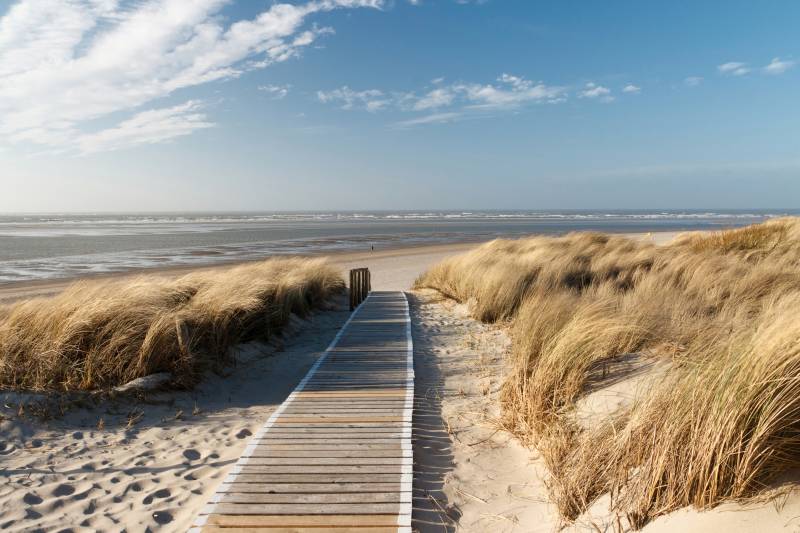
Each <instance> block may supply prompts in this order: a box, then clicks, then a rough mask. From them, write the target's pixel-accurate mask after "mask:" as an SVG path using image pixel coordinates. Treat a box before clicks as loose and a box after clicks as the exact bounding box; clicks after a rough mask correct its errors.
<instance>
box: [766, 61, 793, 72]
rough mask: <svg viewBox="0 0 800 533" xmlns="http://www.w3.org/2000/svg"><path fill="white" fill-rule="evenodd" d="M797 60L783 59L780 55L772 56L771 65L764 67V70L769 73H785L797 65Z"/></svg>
mask: <svg viewBox="0 0 800 533" xmlns="http://www.w3.org/2000/svg"><path fill="white" fill-rule="evenodd" d="M795 64H796V62H795V61H790V60H785V59H781V58H779V57H774V58H772V61H770V62H769V65H767V66H766V67H764V72H766V73H767V74H783V73H784V72H786V71H787V70H789V69H790V68H792V67H793V66H795Z"/></svg>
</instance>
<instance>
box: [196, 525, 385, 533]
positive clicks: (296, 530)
mask: <svg viewBox="0 0 800 533" xmlns="http://www.w3.org/2000/svg"><path fill="white" fill-rule="evenodd" d="M202 531H203V533H321V531H323V530H321V529H320V528H319V527H297V526H289V527H282V526H276V527H264V526H255V527H250V526H233V527H227V526H226V527H222V526H205V527H203V529H202ZM324 531H330V532H331V533H397V531H398V529H397V526H385V527H372V526H368V527H360V526H358V527H346V526H343V527H338V526H333V527H331V526H325V529H324Z"/></svg>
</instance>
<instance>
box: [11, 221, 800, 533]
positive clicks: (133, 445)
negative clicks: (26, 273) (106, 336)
mask: <svg viewBox="0 0 800 533" xmlns="http://www.w3.org/2000/svg"><path fill="white" fill-rule="evenodd" d="M628 237H630V238H632V239H635V240H639V241H646V242H647V241H649V242H655V243H657V244H664V243H666V242H669V241H670V240H671V239H673V238H674V237H675V234H674V233H672V232H661V233H642V234H630V235H628ZM474 247H475V244H466V243H460V244H450V245H437V246H421V247H410V248H399V249H393V250H381V251H374V252H372V251H369V252H358V253H342V254H336V255H332V256H331V257H330V261H331V262H332V263H333V264H334V265H335V266H336V267H337V268H339V269H340V270H341V271H342V272H343V273H345V272H346V271H347V270H348V269H350V268H355V267H368V268H369V269H370V271H371V272H372V281H373V288H374V289H376V290H408V289H409V288H410V287H411V286H412V285H413V283H414V281H415V279H416V278H417V277H418V276H419V275H420V274H422V273H423V272H424V271H426V270H427V269H428V268H430V267H431V266H432V265H434V264H436V263H437V262H439V261H441V260H442V259H444V258H447V257H450V256H453V255H455V254H459V253H461V252H464V251H467V250H469V249H471V248H474ZM230 266H232V265H225V266H220V265H217V266H210V267H199V268H201V269H216V270H218V271H219V272H220V273H223V272H224V269H225V268H229V267H230ZM192 270H196V268H194V269H185V268H174V269H162V270H157V271H143V272H136V273H123V274H115V275H112V276H102V277H100V278H99V279H108V278H109V277H110V278H111V279H122V278H124V277H126V276H138V275H141V274H153V275H157V276H163V277H168V278H169V277H175V276H181V275H184V274H186V273H188V272H190V271H192ZM68 283H69V281H65V280H59V281H49V282H28V283H20V284H11V285H10V286H6V287H3V288H2V289H0V298H5V299H6V301H9V302H10V301H13V300H15V299H21V298H28V297H32V296H43V297H46V296H51V295H53V294H56V293H58V292H59V291H60V290H62V289H63V288H64V286H65V285H66V284H68ZM409 299H410V304H411V316H412V323H413V329H412V333H413V338H414V343H415V359H416V360H415V368H416V372H417V390H416V394H417V400H416V401H417V404H418V405H424V406H425V408H423V409H420V411H419V413H418V415H415V417H417V416H421V417H423V418H424V420H423V422H424V423H425V424H432V425H431V426H430V427H438V428H439V431H440V433H441V434H442V435H446V436H447V437H446V439H445V441H442V440H426V437H425V436H424V435H418V436H417V439H416V444H415V448H414V456H415V465H416V466H415V472H422V473H423V474H422V475H421V476H417V477H416V478H415V482H414V483H415V484H414V508H415V511H414V522H413V525H414V527H415V528H416V529H417V530H419V531H423V532H427V531H431V532H433V531H443V530H446V531H456V530H457V531H469V532H476V533H477V532H482V531H487V530H489V529H491V530H496V531H498V532H505V531H508V532H533V531H537V532H538V531H541V532H549V531H555V530H557V529H558V528H559V527H563V526H565V524H564V523H563V522H562V521H561V518H560V517H559V514H558V510H557V508H556V507H555V505H554V504H553V503H551V502H549V501H548V495H547V494H548V493H547V487H546V483H547V481H546V480H547V474H546V466H545V463H544V461H543V459H542V457H541V456H540V455H539V454H538V453H536V452H535V451H534V450H533V449H531V448H527V447H525V446H524V445H523V443H522V442H520V441H519V440H517V438H515V437H514V436H513V435H512V434H511V433H509V432H507V431H506V430H505V429H503V427H502V425H501V423H500V419H501V413H500V401H499V395H500V393H501V386H502V384H503V382H504V380H505V375H506V372H507V359H508V357H509V350H510V347H511V340H510V332H509V330H508V327H507V326H505V325H503V324H497V325H491V324H484V323H480V322H478V321H476V320H475V319H474V318H472V317H471V316H470V310H469V308H468V306H466V305H460V304H455V303H454V302H452V301H449V300H445V299H443V298H442V297H441V296H440V295H438V294H437V293H435V292H433V291H427V290H423V291H415V292H413V293H409ZM348 316H349V312H348V309H347V302H346V300H345V298H339V299H338V300H337V301H336V302H333V303H332V305H331V306H330V308H329V309H328V310H325V311H320V312H316V313H314V314H313V315H312V316H310V317H309V318H308V319H299V318H293V319H292V320H291V323H290V327H289V329H287V330H286V331H285V332H284V334H283V335H282V336H281V337H280V338H275V339H272V340H271V341H270V342H269V343H263V342H250V343H247V344H245V345H241V346H239V347H238V348H237V356H236V364H235V365H234V366H232V367H230V368H228V369H226V370H225V371H224V372H223V373H220V374H209V375H207V376H206V378H205V379H204V380H203V381H202V382H201V383H200V384H199V385H198V386H197V387H196V388H194V389H193V390H189V391H171V392H170V391H166V392H145V393H140V394H137V395H135V396H133V397H132V396H128V395H111V396H103V397H97V398H94V397H92V396H85V397H81V396H79V397H77V399H76V397H74V396H64V397H61V396H50V397H48V396H42V395H27V394H19V393H11V392H6V393H3V394H2V396H3V406H2V407H0V429H1V430H2V435H3V437H2V442H0V464H2V468H3V470H4V476H3V479H2V481H3V484H2V486H0V515H2V516H3V518H4V520H5V522H4V523H2V524H0V527H3V528H5V529H7V530H9V531H23V530H31V529H35V528H43V529H45V530H54V529H57V528H58V527H61V526H62V525H64V524H70V525H73V526H75V527H76V530H77V529H81V528H86V529H100V530H118V529H127V530H130V531H135V530H144V529H146V528H150V529H151V530H159V528H160V530H163V531H179V530H185V529H186V528H188V527H189V526H190V525H191V523H192V522H193V520H194V518H195V516H196V514H197V512H198V511H199V509H200V508H201V507H202V505H203V504H204V503H205V502H206V501H208V500H209V498H210V497H211V495H212V494H213V493H214V491H215V490H216V487H217V486H218V485H219V483H220V482H221V481H222V480H223V479H224V478H225V476H226V474H227V473H228V472H229V471H230V469H231V467H232V465H233V464H234V463H235V462H236V460H237V459H238V457H239V456H240V455H241V453H242V451H243V450H244V449H245V447H246V446H247V444H248V442H249V437H251V436H252V435H253V434H254V433H255V432H256V431H257V429H258V428H259V427H261V425H262V424H263V423H264V421H265V420H266V419H267V418H268V417H269V415H270V414H271V413H272V412H273V411H274V410H275V409H276V407H277V406H278V405H279V404H280V403H281V402H282V401H283V400H284V399H285V398H286V396H287V395H288V394H289V392H290V391H291V390H292V389H293V388H294V386H295V385H296V384H297V382H298V381H300V379H301V378H302V377H303V375H304V374H305V373H306V372H307V370H308V369H309V368H310V367H311V365H312V364H313V363H314V361H315V360H316V359H317V357H319V355H320V354H321V353H322V352H323V351H324V349H325V347H326V346H327V345H328V343H329V342H330V341H331V340H332V339H333V338H334V336H335V335H336V333H337V331H338V329H339V328H340V327H341V326H342V325H343V324H344V323H345V321H346V319H347V317H348ZM638 383H639V381H636V380H631V381H622V382H620V383H617V384H616V385H615V386H614V387H613V388H611V389H610V390H609V391H608V392H606V393H601V394H600V395H599V396H593V397H592V399H590V403H592V402H593V403H592V405H594V406H595V408H596V409H599V410H600V411H601V412H602V413H608V412H610V410H613V407H614V406H615V405H618V404H620V403H625V402H627V401H630V398H632V397H633V395H634V391H635V389H636V386H637V384H638ZM609 405H610V406H611V407H608V406H609ZM597 406H599V407H597ZM425 473H428V474H425ZM780 502H781V504H780V505H773V504H771V503H766V504H752V503H750V504H748V506H741V505H738V504H733V503H729V504H725V505H724V506H722V507H719V508H716V509H714V510H712V511H707V512H700V511H695V510H682V511H680V512H678V513H674V514H671V515H668V516H664V517H660V518H659V519H657V520H655V521H653V522H652V523H651V524H649V525H648V526H647V528H646V529H645V530H646V531H653V532H657V531H669V530H671V528H674V527H679V528H681V529H683V530H687V531H688V530H691V531H709V532H710V531H715V530H718V529H719V528H721V527H723V526H724V527H725V529H726V531H741V532H744V531H751V530H752V528H753V527H755V524H759V525H765V524H766V525H767V526H768V527H770V528H772V529H778V528H779V526H780V527H792V525H793V524H794V523H795V522H793V520H795V518H794V517H796V516H798V515H799V514H800V496H798V495H797V493H796V492H795V491H793V490H792V491H788V492H786V494H785V495H784V496H783V498H782V499H781V500H780ZM613 521H614V519H613V517H611V516H610V515H608V514H607V512H606V511H605V510H604V509H603V508H602V505H599V506H598V507H597V508H593V509H592V510H591V511H590V512H589V513H586V514H584V515H582V516H580V517H579V518H578V519H577V520H576V521H575V522H574V523H573V524H570V525H568V530H571V531H586V530H592V529H593V528H598V527H599V528H601V530H606V529H608V528H612V529H613V527H614V523H613ZM604 528H605V529H604Z"/></svg>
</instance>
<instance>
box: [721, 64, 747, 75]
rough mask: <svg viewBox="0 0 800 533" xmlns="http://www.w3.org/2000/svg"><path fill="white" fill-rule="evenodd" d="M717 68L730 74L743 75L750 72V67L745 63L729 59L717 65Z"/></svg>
mask: <svg viewBox="0 0 800 533" xmlns="http://www.w3.org/2000/svg"><path fill="white" fill-rule="evenodd" d="M717 70H718V71H719V72H720V73H722V74H728V75H731V76H744V75H745V74H747V73H749V72H750V67H748V66H747V63H742V62H740V61H729V62H727V63H723V64H721V65H717Z"/></svg>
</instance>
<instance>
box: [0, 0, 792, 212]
mask: <svg viewBox="0 0 800 533" xmlns="http://www.w3.org/2000/svg"><path fill="white" fill-rule="evenodd" d="M798 23H800V2H796V1H791V0H783V1H782V0H774V1H770V2H752V1H739V0H726V1H706V2H696V1H682V0H675V1H670V2H659V1H655V0H652V1H643V0H635V1H633V0H632V1H625V0H620V1H615V2H597V1H590V0H586V1H578V0H574V1H557V0H553V1H534V0H415V1H411V0H310V1H295V2H285V0H284V2H271V1H264V0H238V1H233V0H228V1H225V0H192V1H191V2H190V1H186V0H135V1H134V0H131V1H125V0H11V1H9V0H0V212H67V211H75V212H100V211H169V210H183V211H231V210H243V211H264V210H354V209H355V210H367V209H412V210H415V209H612V208H616V209H704V208H731V209H734V208H735V209H758V208H798V207H800V102H799V101H798V99H799V98H800V33H798V31H797V28H798Z"/></svg>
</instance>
